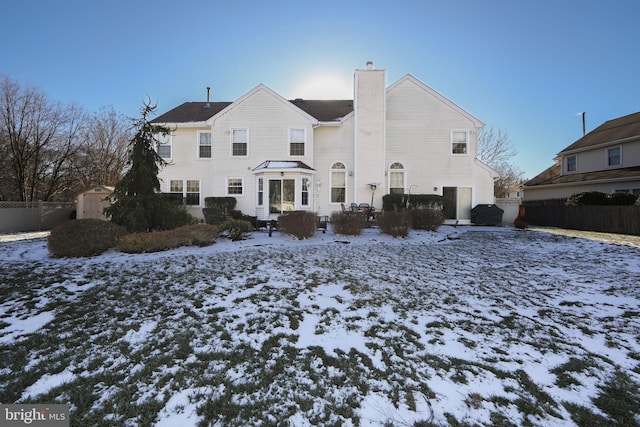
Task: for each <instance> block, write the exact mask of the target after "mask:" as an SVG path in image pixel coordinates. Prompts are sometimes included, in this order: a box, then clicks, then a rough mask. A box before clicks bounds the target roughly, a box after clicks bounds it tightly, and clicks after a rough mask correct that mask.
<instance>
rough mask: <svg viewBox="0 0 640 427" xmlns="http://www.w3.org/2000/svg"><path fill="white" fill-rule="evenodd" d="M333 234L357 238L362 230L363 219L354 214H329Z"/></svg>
mask: <svg viewBox="0 0 640 427" xmlns="http://www.w3.org/2000/svg"><path fill="white" fill-rule="evenodd" d="M331 225H332V226H333V232H334V233H336V234H342V235H345V236H359V235H360V234H362V229H363V228H364V218H363V217H361V216H359V215H357V214H355V213H354V212H334V213H332V214H331Z"/></svg>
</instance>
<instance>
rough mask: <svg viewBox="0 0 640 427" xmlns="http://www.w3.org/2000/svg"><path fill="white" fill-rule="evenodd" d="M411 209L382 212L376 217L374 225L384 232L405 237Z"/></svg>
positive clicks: (409, 223)
mask: <svg viewBox="0 0 640 427" xmlns="http://www.w3.org/2000/svg"><path fill="white" fill-rule="evenodd" d="M411 218H412V211H402V212H394V211H390V212H386V211H385V212H384V213H382V214H381V215H378V217H377V218H376V225H377V226H378V228H380V231H382V232H383V233H384V234H388V235H390V236H393V237H407V236H408V235H409V230H410V229H411V222H412V219H411Z"/></svg>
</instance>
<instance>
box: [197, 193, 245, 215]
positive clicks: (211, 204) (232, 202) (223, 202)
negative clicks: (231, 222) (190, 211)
mask: <svg viewBox="0 0 640 427" xmlns="http://www.w3.org/2000/svg"><path fill="white" fill-rule="evenodd" d="M237 202H238V201H237V200H236V198H235V197H205V198H204V206H205V208H209V209H213V210H215V211H218V212H222V213H225V214H227V215H230V213H231V211H232V210H234V209H235V208H236V203H237Z"/></svg>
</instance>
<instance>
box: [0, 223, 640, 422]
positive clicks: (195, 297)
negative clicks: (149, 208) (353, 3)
mask: <svg viewBox="0 0 640 427" xmlns="http://www.w3.org/2000/svg"><path fill="white" fill-rule="evenodd" d="M0 259H2V265H1V267H0V296H1V299H0V402H2V403H14V402H15V403H26V402H42V403H45V402H48V403H70V404H71V408H72V425H98V424H100V425H108V424H118V425H158V426H191V425H194V426H195V425H215V426H236V425H237V426H246V425H265V426H266V425H290V426H311V425H326V426H333V425H343V426H384V425H387V426H391V425H393V426H447V425H452V426H460V425H462V426H466V425H469V426H471V425H474V426H475V425H501V426H511V425H518V426H519V425H533V426H549V425H554V426H575V425H580V426H591V425H627V426H628V425H637V424H639V423H640V415H639V408H640V392H639V391H638V387H639V384H640V287H639V286H638V284H639V276H640V248H638V247H632V246H622V245H613V244H608V243H601V242H595V241H591V240H585V239H580V238H573V237H566V236H559V235H554V234H549V233H543V232H538V231H532V230H527V231H518V230H514V229H512V228H482V227H461V228H457V229H456V228H451V227H441V228H440V229H439V231H438V232H435V233H434V232H431V233H430V232H412V233H411V234H410V236H409V238H407V239H393V238H390V237H387V236H384V235H381V234H379V233H378V232H377V231H376V230H373V229H367V230H365V234H364V235H362V236H360V237H344V236H336V235H333V234H332V233H331V232H328V233H327V234H322V233H318V234H317V235H316V236H315V237H314V238H312V239H310V240H307V241H295V240H291V239H289V238H287V237H285V236H282V235H280V234H279V233H274V235H273V237H271V238H269V237H267V235H266V233H254V234H253V235H252V238H251V239H249V240H246V241H242V242H230V241H226V240H219V241H218V242H217V243H215V244H214V245H213V246H210V247H207V248H182V249H177V250H172V251H167V252H163V253H159V254H142V255H136V256H132V255H127V254H122V253H117V252H109V253H106V254H104V255H102V256H98V257H93V258H85V259H53V258H50V257H49V255H48V252H47V249H46V240H45V239H43V238H40V239H35V240H22V241H14V242H3V243H0Z"/></svg>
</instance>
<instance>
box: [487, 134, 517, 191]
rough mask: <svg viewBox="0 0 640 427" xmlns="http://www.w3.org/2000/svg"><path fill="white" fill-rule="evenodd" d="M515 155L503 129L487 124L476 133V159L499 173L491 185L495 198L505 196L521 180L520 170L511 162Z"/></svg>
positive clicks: (514, 150) (513, 148)
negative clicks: (487, 125) (498, 176)
mask: <svg viewBox="0 0 640 427" xmlns="http://www.w3.org/2000/svg"><path fill="white" fill-rule="evenodd" d="M515 155H516V149H515V147H514V146H513V143H512V141H511V139H510V138H509V135H508V134H507V133H506V132H505V131H503V130H499V129H498V130H496V129H495V128H493V126H489V127H487V128H484V129H483V130H482V132H480V134H479V135H478V160H480V161H481V162H483V163H484V164H486V165H488V166H490V167H491V168H493V169H495V170H496V171H497V172H498V173H499V174H500V178H498V179H497V180H496V181H495V182H494V186H493V187H494V188H493V190H494V195H495V197H497V198H504V197H507V196H508V195H509V190H510V189H511V188H513V187H514V186H517V185H518V184H519V183H520V182H521V181H522V179H521V176H522V171H520V170H519V169H518V168H517V167H516V166H515V165H513V164H512V162H511V160H512V158H513V157H514V156H515Z"/></svg>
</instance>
